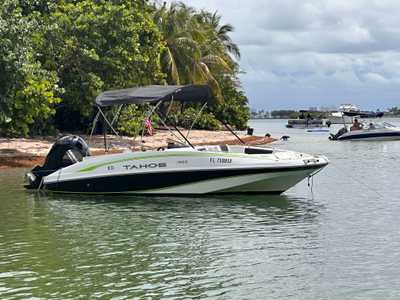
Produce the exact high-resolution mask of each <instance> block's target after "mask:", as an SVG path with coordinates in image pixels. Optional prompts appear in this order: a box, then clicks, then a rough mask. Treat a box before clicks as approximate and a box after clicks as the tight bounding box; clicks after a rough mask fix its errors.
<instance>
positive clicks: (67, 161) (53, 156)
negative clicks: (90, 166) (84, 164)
mask: <svg viewBox="0 0 400 300" xmlns="http://www.w3.org/2000/svg"><path fill="white" fill-rule="evenodd" d="M85 156H90V151H89V146H88V145H87V143H86V142H85V140H84V139H83V138H81V137H79V136H71V135H68V136H64V137H62V138H59V139H58V140H57V141H56V142H55V143H54V145H53V146H52V147H51V149H50V152H49V154H47V157H46V160H45V162H44V165H43V166H36V167H34V168H33V169H32V170H31V171H30V172H28V173H27V174H26V175H25V176H26V180H27V184H26V185H25V187H26V188H28V189H36V188H38V187H39V186H40V183H41V181H42V178H43V177H45V176H47V175H50V174H51V173H53V172H55V171H57V170H59V169H61V168H65V167H67V166H70V165H73V164H74V163H77V162H79V161H82V159H83V158H84V157H85Z"/></svg>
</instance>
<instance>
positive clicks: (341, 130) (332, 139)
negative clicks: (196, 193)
mask: <svg viewBox="0 0 400 300" xmlns="http://www.w3.org/2000/svg"><path fill="white" fill-rule="evenodd" d="M347 131H348V130H347V128H346V127H343V128H341V129H340V130H339V131H338V132H337V133H336V134H332V133H331V136H330V137H329V139H330V140H331V141H336V140H337V139H338V138H339V137H341V136H342V135H343V134H345V133H346V132H347Z"/></svg>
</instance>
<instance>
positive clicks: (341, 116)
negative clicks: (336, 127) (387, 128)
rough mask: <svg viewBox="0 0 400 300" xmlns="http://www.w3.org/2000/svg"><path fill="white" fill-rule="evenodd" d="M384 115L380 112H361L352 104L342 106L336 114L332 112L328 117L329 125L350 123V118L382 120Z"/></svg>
mask: <svg viewBox="0 0 400 300" xmlns="http://www.w3.org/2000/svg"><path fill="white" fill-rule="evenodd" d="M383 116H384V113H383V112H381V111H379V110H378V111H376V112H374V111H362V110H360V108H358V107H357V106H356V105H354V104H342V105H341V106H340V107H339V110H338V111H337V112H332V113H331V114H330V116H329V117H328V120H329V122H331V124H343V123H347V124H350V123H352V117H358V118H362V119H372V118H382V117H383Z"/></svg>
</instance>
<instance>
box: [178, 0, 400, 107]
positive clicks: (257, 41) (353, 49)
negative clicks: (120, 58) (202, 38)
mask: <svg viewBox="0 0 400 300" xmlns="http://www.w3.org/2000/svg"><path fill="white" fill-rule="evenodd" d="M183 2H184V3H186V4H189V5H191V6H193V7H196V8H199V9H200V8H204V9H207V10H211V11H218V13H219V14H220V15H221V16H222V18H223V19H222V20H223V23H230V24H232V25H233V26H234V27H235V32H234V33H233V34H232V38H233V40H234V41H235V42H236V43H237V44H238V45H239V47H240V50H241V54H242V57H241V60H240V62H239V63H240V66H241V69H242V70H243V72H245V73H244V74H242V75H241V76H240V79H241V82H242V86H243V89H244V90H245V92H246V95H247V96H248V98H249V102H250V106H251V107H252V108H253V109H267V110H272V109H301V108H309V107H314V106H317V107H320V106H339V105H340V104H342V103H354V104H357V105H359V106H360V107H361V108H362V109H381V110H383V109H387V108H389V107H392V106H400V94H399V91H400V0H302V1H300V0H246V1H244V0H184V1H183Z"/></svg>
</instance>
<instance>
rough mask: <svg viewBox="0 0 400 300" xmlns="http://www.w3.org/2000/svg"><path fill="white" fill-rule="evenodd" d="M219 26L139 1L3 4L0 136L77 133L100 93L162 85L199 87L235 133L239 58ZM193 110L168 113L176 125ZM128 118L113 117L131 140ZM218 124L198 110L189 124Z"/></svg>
mask: <svg viewBox="0 0 400 300" xmlns="http://www.w3.org/2000/svg"><path fill="white" fill-rule="evenodd" d="M220 23H221V17H220V16H219V15H217V14H216V13H214V14H212V13H209V12H206V11H196V10H195V9H193V8H191V7H189V6H186V5H184V4H175V3H173V4H171V5H168V6H167V5H166V4H165V5H163V6H161V7H157V6H155V5H152V4H149V3H148V1H147V0H137V1H132V0H111V1H105V0H99V1H92V0H57V1H50V0H3V1H2V2H1V4H0V74H1V76H0V134H2V135H24V136H26V135H28V134H45V133H48V132H51V131H52V130H54V127H56V128H57V129H59V130H80V131H82V130H87V128H88V127H89V124H90V121H91V120H92V118H93V113H94V110H93V104H94V100H95V98H96V96H97V95H98V94H99V93H100V92H101V91H104V90H110V89H118V88H126V87H132V86H141V85H149V84H163V83H168V84H208V85H209V86H210V87H211V88H212V90H213V93H214V96H215V97H214V98H215V99H216V100H217V101H215V103H214V104H213V108H214V109H215V111H216V112H215V114H217V116H218V117H221V116H223V119H224V120H226V121H228V122H230V123H233V125H234V126H235V127H237V128H243V127H244V126H245V123H246V122H247V119H248V108H247V99H246V97H245V96H244V94H243V92H242V91H241V90H240V88H239V86H238V85H237V84H236V83H235V82H236V81H237V74H238V71H239V68H238V65H237V62H236V59H238V58H239V57H240V52H239V49H238V47H237V45H236V44H234V43H233V41H232V40H231V38H230V36H229V35H230V33H231V32H232V31H233V27H232V26H231V25H229V24H220ZM198 110H199V107H197V106H191V107H188V108H186V109H185V110H181V109H178V110H177V111H175V115H174V116H175V117H176V121H177V123H178V125H183V126H188V124H189V123H190V124H191V121H193V119H191V118H194V117H195V116H194V114H195V113H196V112H197V111H198ZM130 114H132V115H130ZM138 114H139V109H138V108H136V107H127V108H126V109H125V110H124V111H123V112H122V115H121V119H120V121H119V123H118V128H119V129H120V130H121V132H122V133H124V134H128V135H136V134H138V131H139V128H140V127H141V125H142V121H143V119H141V118H139V119H138V120H136V121H135V120H134V119H135V117H136V116H138ZM189 126H190V125H189ZM219 126H220V123H219V122H218V121H217V120H216V118H215V116H214V115H213V114H211V113H209V112H207V111H205V112H203V114H202V116H201V117H200V118H199V120H198V122H197V125H195V128H204V129H216V128H218V127H219Z"/></svg>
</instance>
